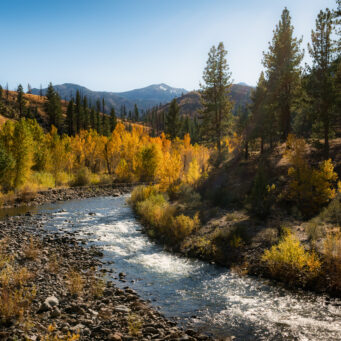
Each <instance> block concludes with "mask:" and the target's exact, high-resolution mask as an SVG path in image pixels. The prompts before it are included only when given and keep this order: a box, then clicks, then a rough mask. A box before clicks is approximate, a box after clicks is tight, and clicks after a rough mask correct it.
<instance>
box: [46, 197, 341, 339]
mask: <svg viewBox="0 0 341 341" xmlns="http://www.w3.org/2000/svg"><path fill="white" fill-rule="evenodd" d="M125 200H126V198H125V197H117V198H95V199H85V200H75V201H68V202H64V203H57V204H54V205H47V206H45V207H43V208H42V209H40V211H46V210H49V211H50V210H51V209H52V210H54V213H53V217H52V220H49V221H48V222H47V225H46V227H47V228H48V229H52V230H56V231H60V232H63V231H74V232H77V233H78V235H79V237H81V238H87V239H88V240H89V241H90V244H95V245H99V246H102V247H103V250H104V259H103V260H105V261H114V264H113V265H108V267H113V269H114V270H115V271H116V273H117V272H125V273H126V274H127V277H126V279H127V282H128V285H129V286H131V287H132V288H133V289H135V290H136V291H137V292H138V293H139V294H140V296H141V297H143V298H145V299H150V300H151V302H152V304H155V306H157V307H159V309H160V310H161V312H163V313H164V314H165V315H166V316H168V317H174V318H175V317H179V318H180V319H181V323H183V324H186V326H194V327H196V328H199V329H201V330H203V331H205V332H207V333H212V334H214V335H216V336H228V335H235V336H236V337H237V340H340V339H341V301H340V300H331V301H330V302H328V301H326V299H325V297H324V296H318V295H314V294H311V293H292V292H288V291H286V290H285V289H283V288H280V287H276V286H273V285H271V284H269V283H268V282H267V281H262V280H258V279H255V278H250V277H240V276H238V275H236V274H233V273H231V272H230V271H229V270H227V269H225V268H221V267H217V266H214V265H210V264H207V263H203V262H201V261H198V260H188V259H185V258H181V257H178V256H175V255H172V254H170V253H167V252H165V251H164V250H163V248H162V247H160V246H158V245H155V244H154V243H153V242H151V241H149V240H148V238H147V237H146V236H145V235H143V234H141V232H140V229H141V226H140V224H139V223H138V222H137V221H136V219H135V218H134V215H133V213H132V211H131V209H130V208H129V207H128V206H127V205H126V204H125ZM61 209H62V210H64V211H61ZM90 212H92V213H95V215H89V213H90ZM113 276H115V275H113ZM132 281H133V282H132ZM117 284H118V285H119V286H121V287H124V286H126V285H127V283H121V282H117Z"/></svg>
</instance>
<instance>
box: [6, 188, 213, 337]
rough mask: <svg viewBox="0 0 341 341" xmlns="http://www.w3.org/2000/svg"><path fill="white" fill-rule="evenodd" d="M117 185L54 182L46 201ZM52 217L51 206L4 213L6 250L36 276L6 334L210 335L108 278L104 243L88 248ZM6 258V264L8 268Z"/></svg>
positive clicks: (14, 261)
mask: <svg viewBox="0 0 341 341" xmlns="http://www.w3.org/2000/svg"><path fill="white" fill-rule="evenodd" d="M114 191H116V192H115V193H116V194H117V195H119V194H121V193H123V192H124V191H125V190H122V189H119V190H118V189H113V188H111V189H108V188H106V189H104V188H98V189H95V188H94V189H92V190H91V191H89V190H85V189H78V188H77V189H68V190H63V191H59V190H52V191H49V192H46V193H45V194H41V195H42V197H40V199H41V198H43V200H42V201H40V202H41V203H42V202H53V201H56V200H59V198H60V200H65V198H68V199H75V198H80V197H84V198H86V197H90V196H94V194H95V193H97V195H113V193H114ZM39 195H40V194H39ZM36 200H38V199H36ZM34 202H35V201H34ZM48 219H49V214H43V215H39V214H37V215H32V214H30V213H28V214H26V215H24V216H23V215H21V216H12V217H6V218H4V219H2V220H1V221H0V241H1V240H2V241H5V243H2V245H3V250H2V254H3V255H4V254H8V255H10V256H11V257H12V261H11V266H12V267H14V268H15V269H16V272H17V273H19V272H20V271H22V269H23V268H25V269H26V270H25V271H26V272H25V273H27V274H29V275H26V277H25V278H26V279H28V280H27V281H26V282H25V283H24V284H22V283H20V285H19V286H20V287H21V288H22V289H25V290H26V292H29V293H30V296H31V299H30V304H26V305H23V308H22V310H21V312H20V313H19V314H18V316H15V317H13V318H9V319H7V320H6V321H5V320H2V322H0V339H1V340H52V337H55V336H56V337H59V338H55V339H53V340H73V339H72V335H79V339H80V340H134V339H139V340H151V339H153V340H207V339H209V338H208V337H207V336H205V335H198V334H197V333H196V332H195V331H194V330H183V329H181V328H179V327H177V326H176V323H175V322H172V321H169V320H167V319H166V318H165V317H163V316H162V315H161V314H160V313H159V312H157V311H155V310H154V309H153V308H152V307H150V306H149V304H148V302H146V301H144V300H142V299H140V298H139V297H138V295H137V294H136V293H135V292H134V291H133V290H132V289H130V288H129V287H125V288H124V289H119V288H117V287H116V286H115V284H114V283H113V282H111V281H106V280H105V277H104V272H105V270H104V269H101V267H102V261H101V260H100V258H101V256H102V253H101V250H99V249H96V248H93V247H91V248H86V247H85V245H83V244H85V242H80V241H79V239H76V237H75V236H74V235H73V234H72V233H68V234H57V233H53V232H48V231H46V230H45V229H44V223H45V222H46V221H47V220H48ZM4 252H5V253H4ZM0 264H1V262H0ZM1 266H2V269H0V271H1V270H4V269H5V265H4V264H2V265H1ZM118 277H124V274H119V275H118ZM0 285H1V284H0ZM2 289H3V287H0V292H1V291H4V290H2ZM2 293H3V292H2ZM26 303H27V302H26ZM68 335H69V336H68ZM49 337H50V338H49Z"/></svg>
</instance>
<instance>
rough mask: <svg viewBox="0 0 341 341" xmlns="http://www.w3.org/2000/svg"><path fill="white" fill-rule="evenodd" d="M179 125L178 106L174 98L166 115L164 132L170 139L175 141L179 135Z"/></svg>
mask: <svg viewBox="0 0 341 341" xmlns="http://www.w3.org/2000/svg"><path fill="white" fill-rule="evenodd" d="M180 129H181V123H180V117H179V106H178V103H177V101H176V99H175V98H174V99H173V100H172V102H171V103H170V106H169V111H168V113H167V115H166V122H165V132H166V134H167V135H168V136H169V138H170V139H172V140H173V139H175V138H176V137H177V136H179V134H180Z"/></svg>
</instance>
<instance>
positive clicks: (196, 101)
mask: <svg viewBox="0 0 341 341" xmlns="http://www.w3.org/2000/svg"><path fill="white" fill-rule="evenodd" d="M252 89H253V88H252V87H251V86H248V85H242V84H233V85H232V87H231V95H230V96H231V99H232V101H233V102H234V103H235V105H234V109H233V111H234V112H236V110H237V109H238V106H244V105H245V104H248V103H250V101H251V92H252ZM176 101H177V103H178V105H179V108H180V114H181V115H186V116H190V117H194V116H195V115H196V114H197V113H198V112H199V110H200V109H201V108H202V105H201V95H200V92H198V91H191V92H188V93H186V94H184V95H183V96H181V97H178V98H177V99H176ZM168 110H169V103H167V104H165V105H163V106H161V107H160V108H159V110H158V111H159V112H167V111H168Z"/></svg>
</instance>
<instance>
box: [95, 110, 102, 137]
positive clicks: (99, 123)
mask: <svg viewBox="0 0 341 341" xmlns="http://www.w3.org/2000/svg"><path fill="white" fill-rule="evenodd" d="M96 121H97V127H96V130H97V132H98V134H101V133H102V117H101V114H100V113H99V112H98V111H97V112H96Z"/></svg>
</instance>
